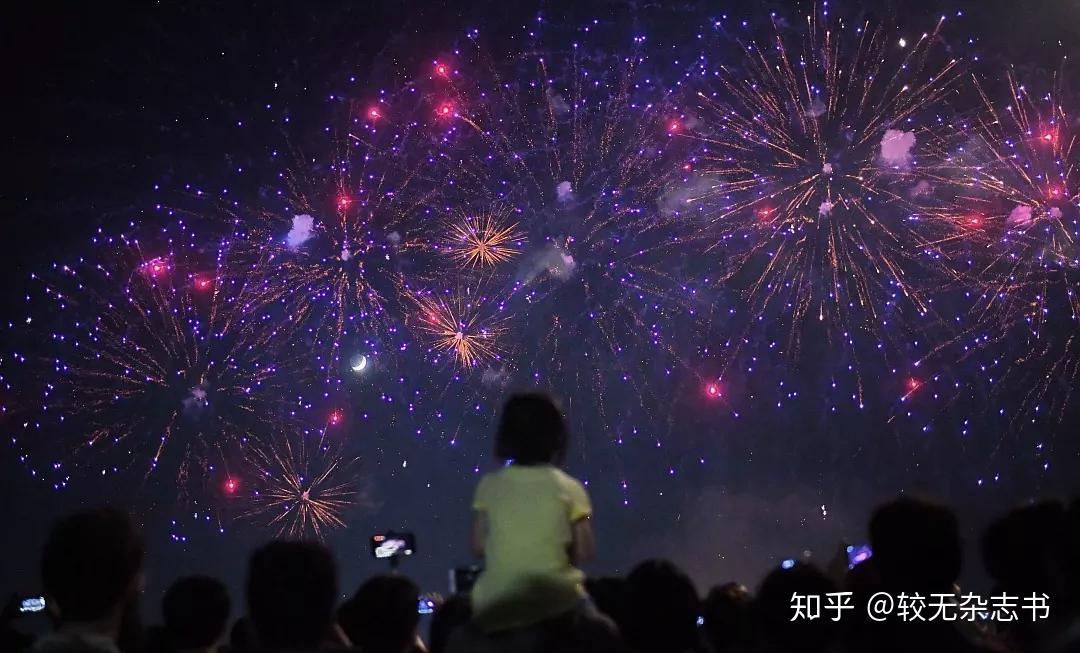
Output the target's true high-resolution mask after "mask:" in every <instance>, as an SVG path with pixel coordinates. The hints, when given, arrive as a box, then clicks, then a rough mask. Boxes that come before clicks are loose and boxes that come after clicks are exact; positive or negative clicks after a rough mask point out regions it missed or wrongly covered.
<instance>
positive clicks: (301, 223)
mask: <svg viewBox="0 0 1080 653" xmlns="http://www.w3.org/2000/svg"><path fill="white" fill-rule="evenodd" d="M314 226H315V218H313V217H311V216H310V215H307V214H306V213H305V214H303V215H297V216H293V219H292V229H289V233H288V234H286V235H285V244H286V245H287V246H288V247H289V249H297V248H299V247H300V246H301V245H303V244H304V243H306V242H307V241H308V240H310V239H311V237H312V235H313V234H312V233H311V231H312V227H314Z"/></svg>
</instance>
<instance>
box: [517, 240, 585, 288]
mask: <svg viewBox="0 0 1080 653" xmlns="http://www.w3.org/2000/svg"><path fill="white" fill-rule="evenodd" d="M575 268H577V263H576V262H575V261H574V257H573V256H571V255H570V254H569V253H568V252H567V251H566V250H564V249H562V248H561V247H559V246H558V245H555V244H552V243H549V244H547V245H545V246H544V247H542V248H541V249H539V250H537V251H535V252H533V253H532V254H531V255H530V256H526V257H524V258H523V260H522V262H521V265H520V266H519V267H518V271H517V280H518V282H519V283H526V284H528V283H532V282H533V281H534V280H535V279H536V278H537V277H539V276H541V275H545V274H546V275H548V276H550V277H551V278H553V279H556V280H558V281H566V280H567V279H569V278H570V277H572V276H574V270H575Z"/></svg>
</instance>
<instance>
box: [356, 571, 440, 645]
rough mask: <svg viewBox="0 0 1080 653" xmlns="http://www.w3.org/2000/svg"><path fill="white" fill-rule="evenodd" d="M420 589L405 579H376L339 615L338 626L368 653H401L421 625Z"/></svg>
mask: <svg viewBox="0 0 1080 653" xmlns="http://www.w3.org/2000/svg"><path fill="white" fill-rule="evenodd" d="M419 599H420V588H419V587H417V586H416V583H414V582H412V581H411V580H409V579H408V578H406V577H404V576H398V575H383V576H373V577H371V578H369V579H367V580H366V581H364V584H363V585H361V586H360V589H358V590H356V594H355V595H354V596H353V597H352V598H351V599H349V600H348V601H346V602H345V604H344V605H342V606H341V609H340V610H339V611H338V623H339V624H341V628H342V629H343V630H344V631H345V634H346V635H348V636H349V640H350V641H352V643H353V645H354V646H356V647H357V648H359V649H360V650H362V651H364V652H365V653H402V652H403V651H404V650H405V648H406V647H407V646H408V645H409V644H410V643H411V642H413V641H414V640H415V638H416V628H417V626H419V625H420V614H419V612H418V611H417V607H418V602H419Z"/></svg>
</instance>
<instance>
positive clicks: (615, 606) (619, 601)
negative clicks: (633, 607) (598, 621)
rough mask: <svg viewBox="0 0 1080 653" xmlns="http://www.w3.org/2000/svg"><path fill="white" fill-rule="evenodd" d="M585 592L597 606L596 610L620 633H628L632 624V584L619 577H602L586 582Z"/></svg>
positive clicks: (589, 579)
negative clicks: (617, 628)
mask: <svg viewBox="0 0 1080 653" xmlns="http://www.w3.org/2000/svg"><path fill="white" fill-rule="evenodd" d="M585 591H586V592H588V593H589V597H590V598H591V599H592V601H593V603H594V604H595V605H596V609H597V610H599V611H600V612H603V613H604V614H606V615H607V616H608V617H609V618H610V619H611V620H612V621H614V622H615V625H616V626H618V627H619V631H620V632H626V629H627V627H628V626H629V623H630V583H629V581H627V580H626V579H625V578H620V577H618V576H602V577H600V578H588V579H586V580H585Z"/></svg>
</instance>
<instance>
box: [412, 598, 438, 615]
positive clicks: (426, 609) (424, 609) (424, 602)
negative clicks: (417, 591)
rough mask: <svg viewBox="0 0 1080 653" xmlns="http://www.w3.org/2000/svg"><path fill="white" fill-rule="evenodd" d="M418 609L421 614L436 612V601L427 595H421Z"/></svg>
mask: <svg viewBox="0 0 1080 653" xmlns="http://www.w3.org/2000/svg"><path fill="white" fill-rule="evenodd" d="M416 611H417V612H418V613H420V614H431V613H432V612H435V602H434V601H432V600H431V599H429V598H427V597H426V596H421V597H420V600H419V602H418V603H417V606H416Z"/></svg>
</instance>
